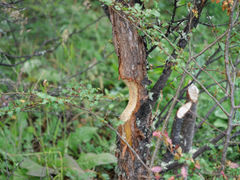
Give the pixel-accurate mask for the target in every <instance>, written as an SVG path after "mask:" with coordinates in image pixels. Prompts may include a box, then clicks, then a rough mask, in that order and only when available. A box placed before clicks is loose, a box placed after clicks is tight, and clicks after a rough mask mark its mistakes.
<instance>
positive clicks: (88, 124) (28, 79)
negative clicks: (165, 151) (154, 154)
mask: <svg viewBox="0 0 240 180" xmlns="http://www.w3.org/2000/svg"><path fill="white" fill-rule="evenodd" d="M4 2H5V1H4ZM6 2H10V1H6ZM101 2H103V3H105V4H107V5H113V6H114V7H115V8H116V9H121V10H122V11H123V12H125V13H126V14H127V15H128V16H129V18H130V19H131V18H132V21H137V22H138V23H139V24H138V27H139V29H138V30H139V33H140V34H142V35H143V36H145V37H146V45H147V48H148V49H150V48H151V46H152V45H157V46H158V47H157V48H156V49H155V50H154V51H153V52H152V53H151V54H150V55H149V57H148V61H149V63H150V64H151V65H152V67H154V68H153V69H151V70H149V72H148V73H149V78H150V79H151V80H152V81H153V82H155V81H156V80H157V79H158V77H159V75H160V74H161V73H162V70H163V68H162V67H160V68H158V66H162V65H164V63H165V61H166V60H167V57H168V56H167V55H166V52H167V53H169V54H170V53H171V52H172V50H173V49H174V48H176V50H177V51H179V57H178V59H176V60H175V61H174V62H175V63H176V65H175V66H174V67H173V73H172V76H171V77H170V79H169V80H168V82H167V85H166V87H165V88H164V91H163V94H164V97H163V98H162V99H161V103H160V105H159V109H158V112H159V111H160V110H162V109H163V107H164V105H165V104H166V103H167V102H168V101H169V100H170V99H171V98H173V95H174V94H175V92H176V89H177V87H178V85H179V79H180V78H181V76H182V73H183V70H182V67H185V65H186V62H187V59H188V58H189V56H190V55H189V52H188V50H181V49H178V48H177V47H176V45H175V43H174V45H173V44H169V42H168V41H167V39H166V37H165V34H166V31H167V28H168V25H169V24H168V22H169V21H170V20H171V13H170V10H171V9H172V2H171V1H166V2H164V3H163V2H162V1H151V0H148V1H144V3H145V7H146V9H144V10H143V9H142V6H141V5H139V4H136V5H135V6H134V7H123V6H121V5H120V4H114V3H113V1H112V0H102V1H101ZM191 2H192V1H189V0H180V1H178V2H177V4H178V6H179V8H178V13H177V14H176V17H175V19H176V20H178V19H182V18H183V17H185V16H186V15H187V13H188V11H189V6H192V4H191ZM189 3H190V4H189ZM100 7H101V3H100V2H99V1H94V0H93V1H88V0H84V1H83V0H80V1H75V0H70V1H59V0H48V1H47V0H43V1H34V0H28V1H23V2H21V3H20V4H17V5H16V8H6V9H3V11H2V13H1V15H0V25H1V26H0V27H1V28H0V36H1V41H0V52H6V53H7V54H10V55H14V56H22V57H21V58H12V57H9V56H7V55H6V54H5V55H4V54H1V63H2V62H3V63H7V64H14V63H18V62H19V61H23V60H25V56H26V55H30V56H31V55H33V54H34V52H38V54H37V55H34V56H32V57H30V60H28V61H26V62H25V63H24V64H20V65H18V66H14V67H11V68H9V67H4V66H0V68H1V69H0V179H7V178H8V179H13V180H25V179H33V180H34V179H80V180H84V179H89V178H95V179H114V175H115V173H114V169H115V166H116V158H115V157H114V151H115V150H116V146H115V139H116V134H115V133H114V132H113V131H111V130H110V129H109V128H108V127H106V124H105V123H106V122H107V123H109V124H111V125H112V126H114V127H117V126H118V125H119V124H121V123H122V122H119V121H118V116H119V114H120V113H121V112H122V110H123V109H124V107H125V105H126V103H127V100H128V91H127V89H126V88H125V85H124V84H123V82H122V81H118V80H117V79H118V63H117V56H116V55H115V53H113V51H114V47H113V45H112V40H111V39H112V37H111V34H112V32H111V24H110V23H109V21H108V19H107V17H103V18H101V19H100V20H99V21H97V22H95V23H93V22H94V21H95V20H96V19H97V18H98V17H100V16H102V14H103V12H102V9H101V8H100ZM207 11H208V12H205V10H204V12H203V13H202V16H201V19H200V21H201V22H206V19H208V18H209V17H211V23H213V24H223V23H225V22H226V21H227V20H228V16H226V14H224V13H223V12H222V10H221V7H220V6H216V5H215V4H212V3H209V4H208V8H207ZM158 18H159V19H160V20H159V21H157V22H156V19H158ZM9 22H10V24H9ZM89 23H91V25H90V24H89ZM10 26H11V27H10ZM181 28H182V27H179V29H178V33H179V32H181V31H182V30H183V28H182V29H181ZM224 31H225V28H224V27H223V26H217V27H214V28H212V27H208V26H198V27H197V29H195V30H193V31H192V32H191V35H190V37H191V41H190V43H191V44H192V46H193V50H194V52H195V53H198V52H200V51H201V50H202V49H203V48H205V46H206V45H207V44H209V43H211V42H213V41H214V40H215V39H216V36H217V35H220V34H222V33H223V32H224ZM235 32H237V29H235ZM178 33H175V34H174V33H173V34H171V35H170V36H168V37H167V38H168V39H169V40H170V41H171V42H176V41H177V40H178V39H176V37H177V36H178ZM233 36H234V37H233V38H234V39H233V40H234V42H236V43H238V45H239V36H237V34H233ZM195 42H197V43H195ZM219 46H220V47H221V48H222V49H223V48H224V46H225V45H224V40H222V41H220V42H219ZM49 50H50V52H47V51H49ZM163 50H164V51H163ZM214 51H215V49H214V48H213V49H209V51H207V52H206V53H204V54H203V55H201V56H200V57H199V58H198V59H197V62H198V64H199V65H200V66H203V65H204V63H205V62H206V59H207V58H208V57H209V56H211V55H212V54H213V53H214ZM232 51H236V52H239V46H235V47H234V48H233V49H232ZM220 55H221V56H222V55H223V53H220ZM222 62H223V57H221V58H220V60H219V61H216V62H214V63H213V64H212V65H210V66H208V68H209V69H214V68H216V67H219V72H216V71H208V73H209V74H210V75H211V76H214V79H215V80H216V81H218V82H219V81H221V80H222V79H224V78H225V74H224V73H222V70H223V67H224V65H223V63H222ZM189 69H191V70H192V72H193V74H194V75H195V74H196V73H197V70H198V67H197V66H196V64H195V63H192V64H190V67H189ZM209 74H206V73H202V74H201V76H200V77H199V80H200V81H201V82H203V83H204V85H205V86H208V85H210V84H212V83H214V81H213V80H212V79H211V78H210V76H209ZM189 80H192V78H191V77H187V78H186V80H185V82H184V85H187V83H188V82H189ZM236 87H237V91H236V92H235V94H236V97H237V98H236V103H238V104H239V102H240V98H239V97H240V96H239V94H240V93H239V92H240V91H239V89H240V79H239V77H238V78H236ZM149 88H150V87H149ZM209 91H211V92H214V95H216V96H217V97H218V98H219V97H223V96H224V95H225V92H224V91H223V90H222V89H221V88H219V87H216V86H212V87H210V88H209ZM181 103H184V101H183V100H181V101H180V104H181ZM213 105H214V102H213V101H211V100H210V98H209V96H208V95H207V94H206V93H202V94H201V95H200V99H199V103H198V115H199V116H200V117H204V115H205V113H206V109H209V107H212V106H213ZM179 106H180V105H178V107H179ZM223 106H224V108H226V109H227V110H229V109H230V104H229V103H225V104H223ZM178 107H176V109H177V108H178ZM175 111H176V110H174V112H175ZM173 114H174V113H173ZM239 117H240V111H237V112H236V115H235V117H234V118H235V119H234V123H235V124H239ZM172 120H173V117H172V118H171V119H170V123H172ZM200 121H201V119H199V118H198V119H197V122H198V123H199V122H200ZM207 123H211V124H213V125H214V126H215V127H216V128H219V129H220V130H224V129H226V126H227V119H226V116H225V114H224V113H223V112H222V111H221V110H220V109H217V110H216V111H215V112H214V113H213V114H212V115H211V116H210V117H209V119H208V121H207ZM207 123H204V124H203V126H202V127H201V131H198V132H197V133H196V136H195V139H194V145H193V149H194V150H195V149H197V148H199V147H202V146H203V145H205V142H209V139H212V138H213V137H215V135H216V134H217V133H218V131H216V129H213V128H211V127H210V126H209V125H208V124H207ZM237 130H239V128H238V129H237V128H236V130H235V131H237ZM202 132H204V133H202ZM238 140H240V139H239V138H238ZM222 143H223V141H221V142H219V144H217V146H214V145H212V144H209V147H211V151H210V152H209V154H210V158H209V154H203V156H201V157H200V158H198V161H199V164H200V167H201V168H200V169H197V168H196V167H195V164H196V162H192V161H191V157H190V156H191V154H186V155H185V154H184V155H183V157H182V158H181V159H180V161H182V162H186V163H188V164H189V167H190V173H191V174H190V178H191V179H200V176H198V175H197V174H199V173H201V174H202V175H203V176H204V177H206V178H208V179H213V177H214V175H211V173H212V172H214V171H215V170H216V168H217V167H219V162H220V159H221V156H220V153H219V152H221V150H222ZM150 146H155V142H153V143H152V144H151V145H150ZM229 152H230V153H228V154H229V156H228V159H229V160H230V161H233V162H234V161H235V160H236V159H239V158H240V157H239V153H237V152H239V147H238V146H233V147H230V148H229ZM238 172H239V167H238V168H231V167H229V166H227V169H226V172H225V174H227V175H232V176H237V175H238ZM173 175H174V173H173V172H169V173H167V174H165V175H164V177H165V178H170V177H171V176H173Z"/></svg>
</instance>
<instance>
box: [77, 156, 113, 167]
mask: <svg viewBox="0 0 240 180" xmlns="http://www.w3.org/2000/svg"><path fill="white" fill-rule="evenodd" d="M116 162H117V159H116V157H115V156H114V155H112V154H110V153H101V154H94V153H87V154H81V155H80V157H79V159H78V164H79V165H80V167H82V168H83V169H91V168H94V167H95V166H99V165H105V164H112V163H116Z"/></svg>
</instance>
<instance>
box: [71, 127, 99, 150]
mask: <svg viewBox="0 0 240 180" xmlns="http://www.w3.org/2000/svg"><path fill="white" fill-rule="evenodd" d="M95 135H97V128H96V127H88V126H85V127H80V128H78V129H77V130H76V131H75V132H74V133H72V134H71V135H70V137H69V144H70V147H71V148H72V149H73V150H76V149H77V148H78V146H79V145H80V144H81V143H82V142H84V143H87V142H89V141H90V140H91V139H92V138H93V137H94V136H95Z"/></svg>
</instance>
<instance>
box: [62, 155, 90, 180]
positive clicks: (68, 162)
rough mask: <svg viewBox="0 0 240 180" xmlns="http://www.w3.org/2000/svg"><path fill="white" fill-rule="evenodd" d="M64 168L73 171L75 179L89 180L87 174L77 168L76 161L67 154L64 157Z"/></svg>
mask: <svg viewBox="0 0 240 180" xmlns="http://www.w3.org/2000/svg"><path fill="white" fill-rule="evenodd" d="M64 167H65V168H69V169H71V170H73V171H75V172H76V174H77V177H81V178H82V179H84V180H88V179H90V178H89V177H88V176H87V174H86V173H85V172H84V171H83V170H82V169H81V168H80V167H79V165H78V163H77V161H76V160H75V159H73V158H72V157H71V156H69V155H68V154H65V155H64Z"/></svg>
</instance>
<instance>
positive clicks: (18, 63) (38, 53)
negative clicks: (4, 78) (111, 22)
mask: <svg viewBox="0 0 240 180" xmlns="http://www.w3.org/2000/svg"><path fill="white" fill-rule="evenodd" d="M103 17H105V15H102V16H100V17H98V18H97V19H96V20H94V21H93V22H91V23H89V24H87V25H86V26H85V27H83V28H82V29H80V30H74V31H73V32H72V33H71V34H69V38H70V37H72V36H73V35H74V34H78V33H82V32H83V31H85V30H87V29H88V28H89V27H90V26H92V25H93V24H95V23H97V22H98V21H100V20H101V19H102V18H103ZM60 40H61V38H60V37H58V38H53V39H50V40H47V41H44V42H43V44H42V45H41V47H42V46H44V45H46V44H48V43H50V42H57V41H60ZM60 45H61V42H57V43H56V45H55V46H54V47H52V48H50V49H47V50H39V51H35V52H33V53H32V54H30V55H22V56H14V55H10V54H8V53H5V52H0V54H1V55H3V56H5V57H7V58H10V59H24V60H22V61H19V62H17V63H15V64H5V63H0V66H5V67H15V66H18V65H20V64H24V63H25V62H27V61H28V60H30V59H31V58H32V57H36V56H43V55H45V54H48V53H52V52H54V51H55V50H56V49H57V48H58V47H59V46H60Z"/></svg>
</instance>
